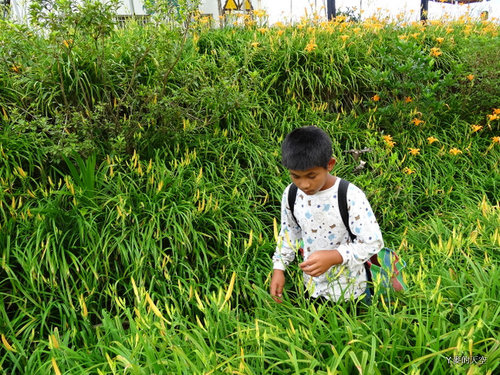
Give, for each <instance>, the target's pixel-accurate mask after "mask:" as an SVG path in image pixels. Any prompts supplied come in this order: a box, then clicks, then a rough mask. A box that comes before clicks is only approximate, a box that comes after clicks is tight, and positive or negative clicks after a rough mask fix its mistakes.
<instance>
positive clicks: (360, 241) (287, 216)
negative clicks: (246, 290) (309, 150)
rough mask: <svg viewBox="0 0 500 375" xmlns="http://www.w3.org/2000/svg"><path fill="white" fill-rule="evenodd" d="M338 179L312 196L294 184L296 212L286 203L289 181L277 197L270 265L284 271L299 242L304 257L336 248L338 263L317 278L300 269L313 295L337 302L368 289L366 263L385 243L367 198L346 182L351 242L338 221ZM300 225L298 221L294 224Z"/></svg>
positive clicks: (342, 224) (291, 259)
mask: <svg viewBox="0 0 500 375" xmlns="http://www.w3.org/2000/svg"><path fill="white" fill-rule="evenodd" d="M339 183H340V178H338V177H337V178H336V181H335V184H334V185H333V186H332V187H330V188H328V189H326V190H323V191H319V192H318V193H316V194H314V195H310V196H309V195H307V194H305V193H304V192H303V191H302V190H300V189H297V197H296V200H295V208H294V214H295V217H296V219H297V221H298V223H296V222H295V220H294V218H293V216H292V213H291V211H290V209H289V207H288V191H289V189H290V186H291V185H289V186H288V187H287V188H286V189H285V191H284V192H283V198H282V201H281V230H280V233H279V239H278V244H277V247H276V251H275V253H274V256H273V264H274V269H280V270H285V268H286V267H287V266H288V265H289V264H290V263H291V262H292V261H293V260H294V259H295V255H296V253H297V251H298V249H299V247H300V245H302V246H303V249H304V254H303V255H304V260H307V258H308V257H309V256H310V255H311V254H313V253H314V252H315V251H318V250H337V251H338V252H339V253H340V255H341V256H342V259H343V262H342V264H338V265H334V266H332V267H331V268H330V269H329V270H328V271H327V272H325V273H324V274H323V275H320V276H318V277H312V276H309V275H307V274H306V273H304V274H303V275H304V284H305V286H306V289H307V290H308V292H309V293H310V295H311V296H312V297H314V298H316V297H319V296H323V297H325V298H327V299H331V300H334V301H337V300H339V299H341V298H342V297H343V298H344V299H349V298H350V297H351V296H354V298H357V297H359V296H360V295H361V294H363V293H364V292H365V290H366V270H365V267H364V263H365V262H366V261H367V260H368V259H369V258H370V257H371V256H372V255H374V254H376V253H378V252H379V251H380V250H381V249H382V248H383V247H384V241H383V239H382V233H381V232H380V227H379V225H378V223H377V219H376V218H375V215H374V214H373V211H372V208H371V206H370V203H369V202H368V200H367V199H366V196H365V194H364V193H363V191H362V190H361V189H359V188H358V187H357V186H355V185H353V184H349V187H348V189H347V208H348V212H349V226H350V229H351V231H352V233H353V234H354V235H355V236H356V239H355V240H354V241H351V239H350V237H349V232H348V231H347V228H346V227H345V226H344V223H343V222H342V217H341V215H340V210H339V205H338V189H339ZM297 224H298V225H297Z"/></svg>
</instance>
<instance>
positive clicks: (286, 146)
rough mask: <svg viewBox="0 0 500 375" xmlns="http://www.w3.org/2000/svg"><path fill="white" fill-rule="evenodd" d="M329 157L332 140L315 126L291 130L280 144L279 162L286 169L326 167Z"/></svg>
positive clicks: (298, 169)
mask: <svg viewBox="0 0 500 375" xmlns="http://www.w3.org/2000/svg"><path fill="white" fill-rule="evenodd" d="M331 157H332V140H331V139H330V137H329V136H328V134H326V132H325V131H324V130H322V129H320V128H318V127H316V126H306V127H304V128H298V129H295V130H293V131H291V132H290V133H289V134H288V135H287V136H286V137H285V140H284V141H283V143H282V144H281V163H282V164H283V166H284V167H285V168H287V169H292V170H297V171H304V170H306V169H310V168H314V167H324V168H327V167H328V162H329V161H330V159H331Z"/></svg>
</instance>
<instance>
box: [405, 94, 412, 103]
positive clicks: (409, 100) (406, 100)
mask: <svg viewBox="0 0 500 375" xmlns="http://www.w3.org/2000/svg"><path fill="white" fill-rule="evenodd" d="M412 101H413V99H412V98H411V97H410V96H405V103H411V102H412Z"/></svg>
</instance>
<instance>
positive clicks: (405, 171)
mask: <svg viewBox="0 0 500 375" xmlns="http://www.w3.org/2000/svg"><path fill="white" fill-rule="evenodd" d="M403 173H406V174H413V173H415V170H413V169H411V168H408V167H406V168H405V169H403Z"/></svg>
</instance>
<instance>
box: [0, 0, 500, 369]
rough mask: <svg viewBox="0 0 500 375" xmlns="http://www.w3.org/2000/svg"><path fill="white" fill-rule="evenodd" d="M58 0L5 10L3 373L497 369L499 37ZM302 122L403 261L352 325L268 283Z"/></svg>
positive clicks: (464, 25)
mask: <svg viewBox="0 0 500 375" xmlns="http://www.w3.org/2000/svg"><path fill="white" fill-rule="evenodd" d="M37 4H38V5H39V7H37ZM44 4H45V2H43V1H38V2H37V1H35V7H34V8H33V12H32V17H33V18H32V22H31V24H30V26H26V25H17V24H13V23H11V22H8V21H0V124H1V125H0V126H1V130H0V186H1V189H0V250H1V256H0V333H1V341H2V346H1V349H0V370H1V371H3V372H5V373H7V374H18V373H26V374H46V373H51V372H54V373H56V374H61V373H67V374H79V373H81V374H88V373H98V374H115V373H116V374H118V373H119V374H123V373H133V374H153V373H154V374H170V373H179V374H180V373H186V374H191V373H200V374H201V373H207V374H208V373H241V374H247V373H248V374H250V373H255V374H263V373H277V374H283V373H320V374H334V373H345V374H349V373H357V372H359V373H367V374H376V373H380V374H387V373H405V374H406V373H408V374H418V373H435V374H441V373H467V374H478V373H494V372H495V369H497V370H498V364H499V353H500V350H499V336H498V332H499V314H500V306H499V295H500V282H499V280H500V270H499V261H500V257H499V251H498V250H499V247H500V233H499V227H500V226H499V224H500V215H499V211H498V208H499V203H498V202H499V194H498V183H499V178H498V176H499V165H498V162H499V160H500V151H499V149H500V134H499V117H500V78H499V75H498V72H499V70H500V66H499V61H500V39H499V34H498V32H499V29H498V24H495V23H489V22H478V21H474V20H470V19H466V18H464V19H461V20H459V21H453V22H451V21H448V22H441V21H439V22H429V23H428V24H425V25H423V24H420V23H405V22H404V21H403V20H400V21H398V22H387V21H381V20H377V19H371V20H367V21H365V22H363V23H353V22H347V21H345V20H343V19H337V20H335V21H331V22H323V21H321V20H318V19H311V20H304V21H303V22H301V23H300V24H296V25H274V26H273V27H268V26H267V25H266V22H265V15H264V14H262V13H261V12H256V14H255V15H254V17H253V18H248V19H245V20H243V19H238V18H235V19H231V20H229V21H230V22H228V25H227V26H226V27H224V28H220V29H214V28H212V27H210V25H211V22H210V21H209V20H208V19H204V18H196V17H194V18H193V21H192V22H189V23H188V22H185V20H189V19H191V15H190V14H189V11H188V10H185V12H182V11H175V12H170V11H171V9H170V8H168V7H166V8H162V9H157V13H156V14H157V15H159V16H158V17H154V18H152V19H151V22H150V23H147V24H136V23H133V22H128V23H125V24H121V25H115V24H114V21H113V17H112V14H113V12H112V7H107V6H106V7H105V6H103V5H100V4H99V3H94V2H92V1H84V2H83V5H82V6H81V7H80V8H76V7H73V8H72V5H71V2H67V1H63V0H60V1H56V2H55V5H54V7H55V8H54V9H55V11H54V12H53V13H50V12H47V10H46V8H44V7H42V6H41V5H44ZM162 16H163V17H162ZM233 22H234V24H233ZM304 125H317V126H320V127H321V128H323V129H325V130H327V131H328V132H329V133H330V134H331V135H332V138H333V139H334V143H335V144H334V152H335V154H336V157H337V159H338V164H337V166H336V168H335V171H334V172H335V173H336V174H338V175H339V176H342V177H344V178H347V179H348V180H350V181H352V182H353V183H355V184H357V185H358V186H360V187H361V188H363V189H364V190H365V191H366V193H367V195H368V198H369V199H370V201H371V203H372V206H373V208H374V210H375V212H376V214H377V217H378V219H379V223H380V225H381V228H382V230H383V233H384V236H385V241H386V244H387V245H388V246H391V247H393V248H395V249H396V250H398V252H399V253H400V255H401V256H402V258H403V259H404V260H405V261H406V263H407V268H406V273H405V280H406V282H407V284H408V285H409V290H408V291H407V292H405V293H404V294H399V295H394V294H393V295H389V298H387V297H385V298H384V297H381V296H380V297H378V298H377V299H375V301H374V303H373V305H372V306H371V307H370V308H369V309H367V310H366V311H363V312H362V313H361V314H360V315H359V316H350V315H348V314H346V312H345V310H344V307H343V306H339V307H338V308H331V307H319V308H316V307H315V306H312V305H311V304H310V303H309V302H308V300H307V298H305V297H304V296H303V295H302V289H301V286H300V285H301V281H300V280H301V275H300V273H299V272H298V267H296V266H294V267H291V269H290V270H289V272H288V279H287V280H288V283H287V291H288V292H287V294H286V296H285V301H284V303H283V304H276V303H274V301H273V300H272V299H271V298H270V297H269V294H268V292H267V290H268V286H269V277H270V272H271V267H272V265H271V261H270V255H271V254H272V252H273V251H274V246H275V240H274V237H275V232H276V230H277V228H276V222H275V218H277V217H278V215H279V204H280V200H281V193H282V191H283V188H284V187H285V186H286V185H287V183H288V180H289V177H288V176H287V173H286V171H285V170H283V168H282V167H281V166H280V154H279V146H280V143H281V141H282V139H283V137H284V135H285V134H286V133H287V132H289V131H290V130H291V129H293V128H296V127H299V126H304ZM363 148H370V149H371V151H370V152H368V153H365V154H362V156H361V159H362V160H363V161H365V162H366V165H365V166H364V167H363V168H357V167H358V165H359V163H360V161H359V160H355V159H354V157H353V156H352V155H351V154H350V153H348V152H346V151H347V150H351V149H363ZM465 362H469V363H465Z"/></svg>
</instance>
